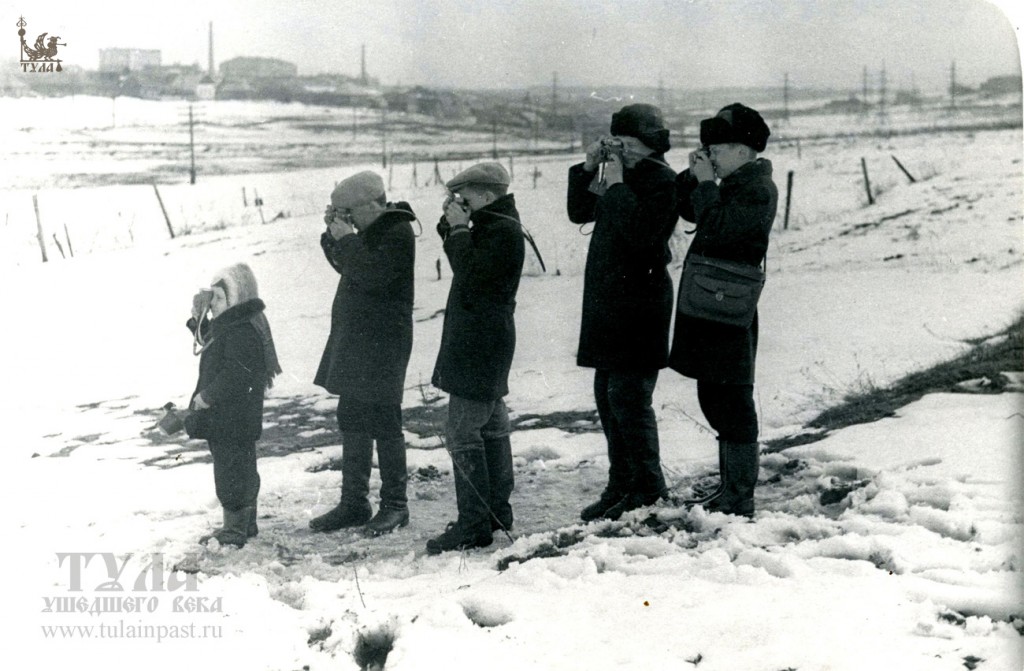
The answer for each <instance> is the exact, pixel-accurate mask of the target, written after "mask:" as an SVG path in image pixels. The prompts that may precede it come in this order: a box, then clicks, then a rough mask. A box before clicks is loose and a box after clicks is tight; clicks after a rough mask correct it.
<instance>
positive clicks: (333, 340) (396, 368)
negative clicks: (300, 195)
mask: <svg viewBox="0 0 1024 671" xmlns="http://www.w3.org/2000/svg"><path fill="white" fill-rule="evenodd" d="M415 218H416V217H415V215H414V214H413V213H412V210H411V208H410V207H409V204H408V203H398V204H396V205H391V204H389V205H388V209H387V210H385V212H384V213H383V214H381V215H380V216H379V217H378V218H377V219H376V220H375V221H374V222H373V223H372V224H370V225H369V226H368V227H366V228H365V229H363V230H361V231H359V232H358V233H355V234H353V235H346V236H345V237H343V238H341V239H340V240H335V239H334V238H333V237H332V236H331V234H330V233H328V232H324V234H323V235H322V236H321V238H320V246H321V247H322V248H323V251H324V256H326V257H327V261H328V263H330V264H331V267H333V268H334V269H335V270H336V271H338V273H339V274H340V275H341V277H340V279H339V280H338V289H337V291H336V292H335V295H334V304H333V306H332V308H331V332H330V335H329V336H328V337H327V346H326V347H325V348H324V353H323V356H322V357H321V359H320V367H319V368H318V370H317V372H316V377H315V378H314V380H313V382H314V384H317V385H319V386H321V387H323V388H324V389H326V390H327V391H328V392H330V393H332V394H338V395H339V397H340V399H341V401H342V403H346V402H350V403H358V404H369V405H396V404H397V405H401V403H402V395H403V391H404V389H405V371H406V367H407V366H408V364H409V355H410V353H411V352H412V304H413V266H414V264H415V260H416V238H415V235H414V234H413V231H412V226H411V225H410V224H409V222H411V221H413V220H414V219H415Z"/></svg>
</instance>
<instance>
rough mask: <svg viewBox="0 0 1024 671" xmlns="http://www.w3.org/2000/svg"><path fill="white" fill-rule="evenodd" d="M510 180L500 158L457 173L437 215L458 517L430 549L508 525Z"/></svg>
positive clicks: (441, 382)
mask: <svg viewBox="0 0 1024 671" xmlns="http://www.w3.org/2000/svg"><path fill="white" fill-rule="evenodd" d="M509 181H510V180H509V176H508V173H507V172H505V169H504V168H503V167H502V166H501V165H500V164H498V163H481V164H479V165H474V166H473V167H471V168H469V169H468V170H465V171H463V172H462V173H460V174H458V175H456V176H455V177H454V178H453V179H452V180H451V181H449V182H448V183H447V184H446V186H447V188H448V191H449V194H450V195H449V197H448V199H447V200H446V201H445V203H444V206H443V207H444V216H442V217H441V221H440V222H439V223H438V225H437V232H438V234H439V235H440V236H441V239H442V240H444V251H445V254H446V255H447V256H448V262H449V263H450V264H451V267H452V286H451V290H450V291H449V293H448V304H447V307H446V309H445V315H444V327H443V330H442V333H441V347H440V351H439V352H438V355H437V363H436V365H435V366H434V374H433V378H432V383H433V384H434V386H436V387H438V388H439V389H441V390H443V391H446V392H448V394H449V399H448V421H447V426H446V429H445V433H446V438H447V445H448V450H449V453H450V454H451V458H452V466H453V473H454V477H455V498H456V506H457V508H458V519H457V520H456V521H455V522H450V523H449V524H448V527H447V528H446V529H445V531H444V533H442V534H441V535H439V536H437V537H436V538H432V539H431V540H429V541H428V542H427V552H428V553H429V554H439V553H441V552H447V551H449V550H463V549H467V548H475V547H486V546H488V545H490V544H491V542H492V537H493V533H494V531H496V530H498V529H504V530H506V531H507V530H509V529H511V527H512V506H511V505H510V504H509V497H510V496H511V494H512V488H513V485H514V481H513V471H512V443H511V441H510V440H509V431H510V425H509V419H508V409H507V408H506V407H505V402H504V401H503V400H502V399H503V398H504V397H505V396H506V395H507V394H508V372H509V368H511V366H512V355H513V353H514V352H515V346H516V327H515V319H514V315H515V307H516V291H517V290H518V289H519V277H520V275H521V274H522V271H523V258H524V245H523V234H522V228H521V224H520V219H519V212H518V211H517V210H516V203H515V197H514V196H513V195H512V194H511V193H508V186H509Z"/></svg>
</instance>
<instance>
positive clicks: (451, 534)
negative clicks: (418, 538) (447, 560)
mask: <svg viewBox="0 0 1024 671" xmlns="http://www.w3.org/2000/svg"><path fill="white" fill-rule="evenodd" d="M493 542H494V537H493V536H492V534H491V532H490V531H488V532H487V533H486V534H482V535H481V534H480V533H479V532H475V533H466V532H465V531H464V530H463V529H462V527H461V526H460V525H459V523H458V522H449V523H448V526H447V527H445V530H444V533H443V534H441V535H440V536H437V537H436V538H431V539H430V540H429V541H427V554H428V555H439V554H441V553H442V552H450V551H452V550H459V551H462V550H472V549H473V548H485V547H487V546H488V545H490V544H491V543H493Z"/></svg>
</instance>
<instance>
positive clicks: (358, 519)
mask: <svg viewBox="0 0 1024 671" xmlns="http://www.w3.org/2000/svg"><path fill="white" fill-rule="evenodd" d="M372 516H373V510H372V509H371V508H370V502H369V501H367V500H365V499H364V500H362V501H346V500H345V499H342V500H341V503H339V504H338V505H336V506H334V507H333V508H331V509H330V510H328V511H327V512H326V513H324V514H323V515H320V516H319V517H314V518H313V519H311V520H310V521H309V528H310V529H312V530H313V531H337V530H338V529H347V528H349V527H361V526H363V525H364V524H366V523H367V522H369V521H370V517H372Z"/></svg>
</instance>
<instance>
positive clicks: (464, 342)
mask: <svg viewBox="0 0 1024 671" xmlns="http://www.w3.org/2000/svg"><path fill="white" fill-rule="evenodd" d="M470 221H471V222H472V223H473V227H472V229H470V230H466V229H464V228H456V229H454V230H452V231H450V232H445V233H443V235H444V237H445V240H444V251H445V254H446V255H447V256H448V263H449V264H450V265H451V267H452V286H451V289H450V290H449V292H448V303H447V306H446V308H445V315H444V327H443V330H442V333H441V347H440V351H439V352H438V354H437V363H436V364H435V365H434V374H433V377H432V383H433V384H434V386H436V387H438V388H439V389H441V390H443V391H446V392H448V393H450V394H455V395H456V396H461V397H463V398H468V399H472V400H476V401H494V400H497V399H499V398H502V397H503V396H505V395H507V394H508V373H509V369H510V368H511V367H512V357H513V355H514V353H515V348H516V325H515V318H514V317H515V309H516V292H517V291H518V290H519V278H520V275H522V272H523V259H524V254H525V247H524V242H523V233H522V227H521V225H520V223H519V222H520V219H519V212H518V211H517V210H516V203H515V197H514V196H513V195H512V194H507V195H505V196H502V197H500V198H498V199H497V200H495V201H494V202H493V203H491V204H490V205H488V206H487V207H484V208H481V209H479V210H476V211H475V212H473V213H472V214H471V215H470ZM445 224H446V222H445V221H444V220H443V219H442V224H441V225H440V226H439V230H442V231H443V230H445Z"/></svg>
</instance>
